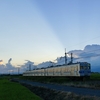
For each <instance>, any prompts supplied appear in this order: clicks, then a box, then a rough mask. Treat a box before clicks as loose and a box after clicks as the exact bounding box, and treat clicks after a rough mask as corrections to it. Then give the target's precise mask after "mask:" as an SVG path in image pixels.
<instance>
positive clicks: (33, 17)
mask: <svg viewBox="0 0 100 100" xmlns="http://www.w3.org/2000/svg"><path fill="white" fill-rule="evenodd" d="M99 5H100V0H0V43H1V46H0V59H2V60H3V61H4V63H6V62H8V59H9V58H12V64H13V65H15V66H16V65H18V64H23V63H24V62H25V60H31V61H33V62H35V63H41V62H43V61H48V60H54V59H56V57H59V56H63V55H64V48H66V49H67V51H70V50H74V49H83V48H84V47H85V46H86V45H88V44H100V28H99V26H100V19H99V18H100V6H99Z"/></svg>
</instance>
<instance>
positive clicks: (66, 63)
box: [65, 48, 67, 65]
mask: <svg viewBox="0 0 100 100" xmlns="http://www.w3.org/2000/svg"><path fill="white" fill-rule="evenodd" d="M65 65H67V53H66V48H65Z"/></svg>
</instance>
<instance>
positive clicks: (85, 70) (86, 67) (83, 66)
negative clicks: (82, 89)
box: [79, 62, 91, 77]
mask: <svg viewBox="0 0 100 100" xmlns="http://www.w3.org/2000/svg"><path fill="white" fill-rule="evenodd" d="M79 73H80V76H83V77H90V75H91V65H90V63H87V62H81V63H80V71H79Z"/></svg>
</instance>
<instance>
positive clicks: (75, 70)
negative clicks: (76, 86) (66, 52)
mask: <svg viewBox="0 0 100 100" xmlns="http://www.w3.org/2000/svg"><path fill="white" fill-rule="evenodd" d="M90 75H91V64H90V63H88V62H77V63H71V64H63V65H58V66H51V67H47V68H38V69H34V70H31V71H25V72H24V73H23V76H33V77H37V76H38V77H44V76H45V77H71V78H72V77H73V78H84V77H90Z"/></svg>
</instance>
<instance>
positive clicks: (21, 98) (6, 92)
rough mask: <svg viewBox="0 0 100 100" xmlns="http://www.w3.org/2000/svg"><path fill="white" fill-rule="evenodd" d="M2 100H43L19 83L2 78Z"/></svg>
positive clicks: (0, 82) (0, 88)
mask: <svg viewBox="0 0 100 100" xmlns="http://www.w3.org/2000/svg"><path fill="white" fill-rule="evenodd" d="M0 100H42V99H41V98H40V97H38V96H37V95H35V94H33V93H32V92H31V91H30V90H28V89H27V88H26V87H24V86H22V85H20V84H19V83H14V82H10V81H9V80H7V79H1V78H0Z"/></svg>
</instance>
